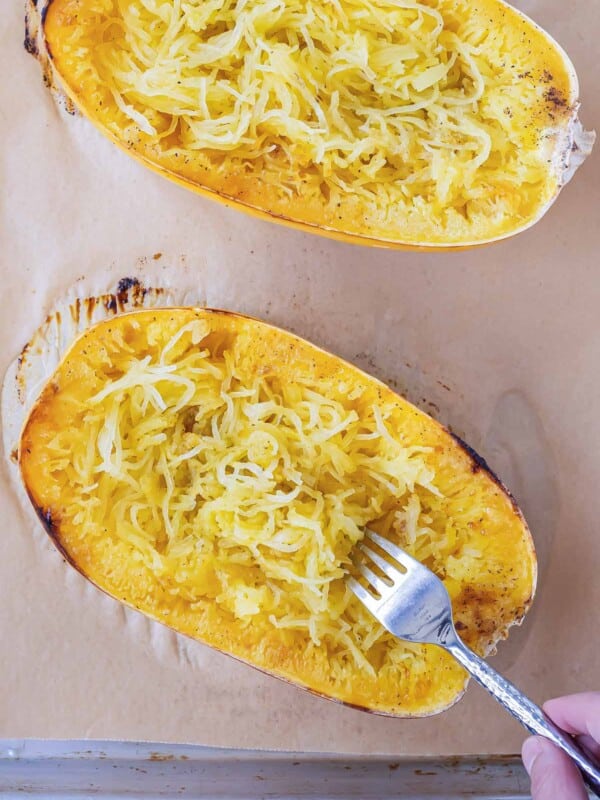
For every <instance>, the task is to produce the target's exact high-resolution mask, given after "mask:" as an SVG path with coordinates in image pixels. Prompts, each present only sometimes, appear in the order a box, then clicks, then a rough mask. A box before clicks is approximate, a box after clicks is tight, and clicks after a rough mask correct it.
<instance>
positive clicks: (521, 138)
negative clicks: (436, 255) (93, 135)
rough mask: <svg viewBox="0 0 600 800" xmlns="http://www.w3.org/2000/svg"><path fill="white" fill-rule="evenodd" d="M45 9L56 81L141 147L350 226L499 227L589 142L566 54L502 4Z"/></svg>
mask: <svg viewBox="0 0 600 800" xmlns="http://www.w3.org/2000/svg"><path fill="white" fill-rule="evenodd" d="M43 19H44V22H43V30H42V36H41V38H42V43H41V46H42V48H43V49H44V50H45V51H46V52H47V54H48V57H49V61H50V64H51V65H52V69H53V71H54V74H55V76H56V78H57V81H58V84H59V85H60V86H61V87H62V88H63V89H64V90H65V91H66V92H67V93H68V95H69V96H70V97H71V99H72V100H73V101H74V102H75V104H76V105H77V106H78V107H79V108H80V109H81V110H82V111H83V113H84V114H86V115H87V116H88V117H89V118H90V119H91V120H92V122H93V123H94V124H95V125H96V126H98V127H99V128H100V129H101V130H102V131H103V132H104V133H105V134H107V135H108V136H110V137H111V138H112V139H113V140H114V141H115V142H117V143H118V144H119V145H121V146H122V147H124V148H125V149H126V150H127V151H128V152H129V153H131V154H132V155H134V156H136V157H138V158H139V159H141V160H142V161H143V162H144V163H145V164H146V165H148V166H150V167H152V168H153V169H155V170H157V171H159V172H161V173H162V174H164V175H166V176H167V177H170V178H172V179H173V180H176V181H177V182H179V183H182V184H183V185H185V186H187V187H189V188H191V189H194V190H197V191H199V192H208V193H209V194H211V196H213V197H217V198H220V199H221V200H223V201H225V202H227V203H231V204H233V205H236V206H239V207H242V208H244V209H245V210H247V211H250V212H253V213H255V214H259V215H261V216H267V217H268V218H270V219H274V220H278V221H283V222H287V223H289V224H292V225H294V226H297V227H303V228H305V229H309V230H313V231H317V232H320V233H324V234H326V235H331V236H334V237H337V238H346V239H349V240H351V241H358V242H363V243H370V244H379V245H384V246H394V245H396V246H401V245H408V246H411V245H412V246H431V247H445V246H446V247H447V246H465V245H469V244H478V243H483V242H489V241H492V240H495V239H500V238H503V237H505V236H508V235H511V234H513V233H516V232H517V231H520V230H522V229H524V228H526V227H528V226H529V225H531V224H532V223H533V222H535V221H536V220H537V219H538V218H539V217H540V216H541V215H542V214H543V213H544V211H545V210H546V209H547V208H548V206H549V205H550V203H551V202H552V200H553V199H554V198H555V197H556V195H557V193H558V191H559V189H560V187H561V186H562V184H563V183H564V182H565V181H566V179H567V175H568V174H569V171H570V170H572V168H573V167H574V163H571V157H572V155H573V152H574V151H577V152H576V157H575V161H578V160H581V157H582V155H583V154H584V152H585V151H586V150H587V149H589V147H590V145H591V140H590V139H589V138H587V139H586V138H585V136H580V135H579V134H580V126H579V124H578V122H577V115H576V112H577V97H578V86H577V79H576V75H575V72H574V69H573V66H572V64H571V63H570V61H569V59H568V58H567V56H566V55H565V53H564V52H563V51H562V50H561V48H560V47H559V46H558V45H557V44H556V43H555V42H554V41H553V40H552V39H551V38H550V37H549V36H548V35H547V34H546V33H544V32H543V31H542V30H541V29H540V28H538V27H537V26H536V25H535V24H534V23H533V22H532V21H531V20H529V19H527V18H526V17H525V16H523V15H522V14H520V13H519V12H518V11H516V10H515V9H513V8H511V7H510V6H508V5H506V4H505V3H504V2H501V0H285V2H284V0H47V6H46V9H45V16H44V17H43ZM576 140H577V141H576Z"/></svg>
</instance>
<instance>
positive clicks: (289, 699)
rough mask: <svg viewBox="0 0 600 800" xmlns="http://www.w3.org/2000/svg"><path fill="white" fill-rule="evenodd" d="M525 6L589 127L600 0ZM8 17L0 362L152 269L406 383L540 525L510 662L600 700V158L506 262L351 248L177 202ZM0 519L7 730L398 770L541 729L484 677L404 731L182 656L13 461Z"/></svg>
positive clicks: (598, 115) (12, 15) (496, 255)
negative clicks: (45, 65) (64, 541)
mask: <svg viewBox="0 0 600 800" xmlns="http://www.w3.org/2000/svg"><path fill="white" fill-rule="evenodd" d="M518 5H519V7H520V8H522V9H523V10H524V11H526V12H528V13H530V14H532V15H533V16H534V17H535V18H536V19H537V20H538V21H539V22H540V23H541V24H542V25H543V26H544V27H546V28H547V29H548V30H549V31H550V32H551V33H552V34H554V35H555V36H556V37H557V38H558V40H559V41H560V42H561V43H562V44H563V46H564V47H565V48H566V49H567V51H568V52H569V53H570V54H571V56H572V58H573V60H574V62H575V65H576V67H577V69H578V72H579V75H580V79H581V84H582V93H581V97H582V114H581V116H582V120H583V122H584V124H585V125H586V127H588V128H591V127H596V128H600V95H599V94H598V91H597V85H596V84H597V57H596V56H597V42H598V37H599V36H600V4H599V3H597V2H590V1H589V0H574V2H571V3H569V4H568V6H567V5H565V4H564V3H563V2H562V0H522V1H521V2H520V3H518ZM2 6H3V8H2V14H1V15H0V115H1V117H2V124H1V125H0V187H1V195H0V236H1V248H0V276H1V279H2V284H1V285H2V303H1V313H0V371H2V372H3V371H4V369H5V368H6V367H7V366H8V364H9V362H11V361H12V359H13V358H14V357H15V356H16V355H17V354H18V352H19V350H20V348H21V347H22V346H23V344H24V343H25V342H26V341H27V340H28V338H29V337H30V336H31V334H32V333H33V331H34V329H35V328H37V326H38V325H39V324H40V323H41V322H42V321H43V320H44V318H45V316H46V314H47V313H48V312H49V311H50V310H51V308H52V306H53V304H54V303H55V302H56V300H57V299H58V298H59V297H60V296H62V295H63V294H64V292H65V291H66V290H67V288H68V287H70V286H72V285H73V284H75V283H76V282H77V281H80V282H81V285H82V286H83V287H85V291H84V292H83V293H89V292H90V291H91V292H93V291H97V290H105V289H107V288H110V287H114V285H115V283H116V281H117V280H118V279H120V278H122V277H124V276H131V275H137V276H140V277H141V278H143V279H144V280H145V281H146V282H147V283H149V284H156V283H157V282H159V283H163V284H167V285H179V284H185V285H186V286H191V287H193V288H194V291H196V292H197V293H198V295H199V296H201V297H203V298H204V299H205V301H206V302H207V303H208V304H209V305H217V306H225V307H230V308H233V309H237V310H240V311H243V312H248V313H252V314H255V315H257V316H262V317H264V318H266V319H269V320H271V321H273V322H275V323H277V324H280V325H282V326H284V327H287V328H289V329H291V330H293V331H295V332H297V333H299V334H301V335H303V336H306V337H308V338H310V339H312V340H313V341H314V342H316V343H317V344H320V345H323V346H325V347H327V348H328V349H330V350H332V351H334V352H337V353H339V354H340V355H342V356H344V357H347V358H349V359H351V360H352V361H354V362H356V363H357V364H358V365H359V366H361V367H363V368H365V369H368V370H369V371H371V372H372V373H374V374H375V375H377V376H378V377H381V378H384V379H386V380H388V381H392V382H395V384H396V385H397V386H398V387H399V388H401V389H403V390H404V391H405V392H406V393H407V395H408V396H409V398H410V399H412V400H413V401H415V402H417V403H418V404H419V405H421V406H422V407H424V408H425V409H426V410H428V411H430V412H431V413H434V414H435V415H437V416H438V417H439V418H440V419H442V420H443V421H444V422H446V423H448V424H450V425H451V426H452V427H453V428H454V429H455V431H456V432H457V433H459V434H461V435H464V436H465V437H466V438H467V440H468V441H469V442H470V443H471V444H472V445H473V446H474V447H475V448H476V449H478V450H479V451H480V452H481V453H482V455H484V456H485V457H487V458H488V460H489V461H490V464H491V466H492V467H493V468H495V469H496V470H497V471H498V472H499V473H500V475H501V476H502V477H503V479H504V480H505V481H506V482H507V483H508V485H509V486H510V487H511V489H512V490H513V492H514V494H515V495H516V496H517V499H518V500H519V501H520V503H521V505H522V507H523V509H524V511H525V513H526V515H527V517H528V520H529V522H530V525H531V527H532V529H533V533H534V536H535V538H536V543H537V547H538V554H539V561H540V582H539V591H538V595H537V599H536V601H535V604H534V608H533V610H532V612H531V613H530V614H529V616H528V617H527V620H526V622H525V625H524V626H523V628H521V629H520V630H517V631H516V632H514V633H513V635H512V636H511V637H510V640H509V641H508V642H507V643H505V644H503V645H501V646H500V649H499V654H498V656H496V657H495V658H494V659H493V663H494V664H495V665H496V666H497V667H498V668H499V669H501V670H504V671H506V674H507V675H508V676H509V677H510V678H511V679H513V680H514V681H515V682H517V683H518V684H519V685H520V686H521V687H522V688H523V689H524V690H525V691H527V692H529V693H530V694H531V696H532V697H533V698H534V699H536V700H539V701H541V700H543V699H544V698H547V697H549V696H551V695H555V694H557V693H563V692H570V691H576V690H578V689H584V688H592V687H594V686H596V688H598V686H599V684H600V647H599V642H598V609H599V608H600V581H598V563H600V530H599V527H598V520H599V519H600V491H598V482H599V478H600V415H599V414H598V401H599V394H600V371H599V369H598V366H599V363H600V325H599V322H598V316H599V315H598V308H599V307H600V279H599V275H598V271H599V270H598V268H599V266H600V265H599V261H600V258H599V254H598V251H599V249H600V224H599V223H600V220H599V218H598V208H600V157H599V153H598V152H596V153H595V154H593V155H592V157H591V158H590V159H589V160H588V161H587V162H586V163H585V164H584V165H583V167H582V168H581V169H580V171H579V172H578V174H577V175H576V176H575V178H574V180H573V182H572V183H571V184H570V185H569V186H567V188H566V189H565V190H564V192H563V193H562V195H561V197H560V198H559V200H558V201H557V203H556V204H555V206H554V207H553V208H552V209H551V210H550V212H549V214H548V215H547V216H546V218H545V219H544V220H542V222H541V223H539V224H538V225H536V226H535V227H534V228H533V229H532V230H531V231H530V232H527V233H525V234H522V235H520V236H518V237H517V238H515V239H512V240H510V241H507V242H504V243H500V244H497V245H494V246H492V247H489V248H486V249H480V250H471V251H468V252H465V253H456V254H445V255H425V254H415V253H395V252H386V251H377V250H370V249H364V248H358V247H354V246H351V245H344V244H340V243H335V242H330V241H326V240H323V239H320V238H316V237H312V236H309V235H307V234H302V233H298V232H295V231H292V230H287V229H284V228H281V227H278V226H276V225H273V224H269V223H265V222H258V221H256V220H252V219H250V218H249V217H246V216H244V215H242V214H240V213H239V212H235V211H232V210H229V209H226V208H223V207H221V206H218V205H217V204H215V203H212V202H210V201H208V200H205V199H202V198H199V197H196V196H194V195H193V194H191V193H189V192H186V191H185V190H183V189H180V188H177V187H175V186H174V185H171V184H170V183H168V182H167V181H165V180H164V179H162V178H160V177H158V176H155V175H153V174H151V173H150V172H149V171H147V170H145V169H144V168H143V167H141V166H140V165H138V164H136V163H134V162H133V161H132V160H130V159H129V158H128V157H127V156H126V155H124V154H122V153H120V152H117V150H115V149H114V148H113V147H112V146H111V144H110V143H109V142H108V141H106V140H104V139H103V138H102V137H101V136H100V134H97V133H96V132H95V131H94V130H93V129H92V128H91V126H90V124H89V123H87V122H86V121H84V120H83V119H81V118H78V117H70V116H68V115H67V114H65V113H64V112H61V111H59V109H58V108H57V106H56V104H55V102H54V100H53V99H52V97H51V95H50V93H49V92H48V91H47V89H46V88H45V87H44V85H43V83H42V78H41V74H40V70H39V68H38V65H37V63H36V62H35V61H34V59H33V58H31V57H30V56H29V55H27V54H26V53H25V51H24V50H23V47H22V41H23V11H22V6H21V2H20V0H4V2H3V4H2ZM88 289H89V291H88ZM82 291H83V290H82ZM0 509H1V512H0V513H1V517H0V518H1V520H2V527H1V533H0V537H1V538H0V541H1V545H0V547H1V550H0V553H1V556H0V658H1V662H2V688H1V689H0V737H11V738H19V737H56V738H61V737H73V738H82V737H93V738H111V739H145V740H162V741H166V742H168V741H179V742H195V743H201V744H207V745H230V746H236V747H246V746H247V747H258V748H283V749H305V750H313V751H329V752H331V751H347V752H361V753H375V752H380V753H389V754H391V755H395V754H425V753H437V754H448V753H451V754H460V753H497V752H506V751H514V750H516V749H517V747H518V746H519V743H520V741H521V739H522V736H523V733H522V731H521V729H520V728H519V727H518V725H517V724H516V723H514V722H513V721H512V720H510V719H509V718H508V717H507V716H506V715H505V714H504V712H502V711H501V710H500V709H499V708H497V707H496V705H495V704H494V702H493V701H492V700H491V699H489V698H488V697H487V696H485V694H484V692H483V691H481V690H479V689H478V688H477V687H475V686H471V687H470V688H469V690H468V692H467V695H466V697H465V698H464V699H463V700H462V701H461V702H460V703H459V704H458V705H456V706H455V707H454V708H453V709H451V710H450V711H448V712H446V713H444V714H442V715H440V716H437V717H433V718H430V719H425V720H391V719H385V718H381V717H375V716H372V715H367V714H364V713H361V712H359V711H354V710H351V709H347V708H343V707H340V706H338V705H336V704H334V703H330V702H327V701H323V700H320V699H318V698H316V697H312V696H310V695H308V694H306V693H303V692H301V691H300V690H297V689H294V688H293V687H289V686H286V685H284V684H283V683H280V682H279V681H277V680H275V679H272V678H268V677H266V676H263V675H261V674H259V673H258V672H255V671H254V670H252V669H250V668H248V667H245V666H243V665H240V664H237V663H235V662H234V661H232V660H230V659H228V658H227V657H226V656H222V655H219V654H216V653H213V652H212V651H210V650H209V649H207V648H204V647H202V646H200V645H196V644H193V643H192V644H190V643H188V644H186V645H185V646H183V645H182V644H181V641H180V640H179V639H178V638H177V637H174V636H171V635H165V633H164V631H161V630H160V628H159V627H158V626H156V625H153V624H150V623H147V622H146V621H145V620H143V619H142V618H141V617H139V616H138V615H125V614H124V613H123V612H122V610H121V608H120V606H119V605H118V604H116V603H114V602H113V601H111V600H109V599H108V598H105V597H103V596H101V595H100V594H99V593H98V592H97V591H96V590H94V589H92V588H90V587H88V586H86V585H85V583H84V582H83V581H82V579H80V578H79V577H78V576H77V575H75V574H74V573H73V572H72V571H70V570H68V569H67V568H66V566H65V565H64V564H63V562H62V560H61V558H60V556H59V554H58V553H57V552H56V551H55V550H54V548H53V547H52V545H51V543H50V542H49V540H47V539H45V538H44V537H43V536H42V535H41V534H40V531H39V529H36V528H35V526H34V524H33V522H32V521H31V520H30V519H29V518H28V517H27V516H25V515H23V514H22V512H21V510H20V506H19V503H18V501H17V499H16V497H15V494H14V492H13V490H12V489H11V488H10V485H9V475H8V470H7V469H6V467H5V466H4V465H3V467H2V473H1V477H0Z"/></svg>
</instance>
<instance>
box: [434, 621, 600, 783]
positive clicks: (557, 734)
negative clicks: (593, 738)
mask: <svg viewBox="0 0 600 800" xmlns="http://www.w3.org/2000/svg"><path fill="white" fill-rule="evenodd" d="M445 647H446V649H447V650H448V651H449V652H450V653H451V654H452V655H453V656H454V658H455V659H456V660H457V661H458V662H460V664H462V666H463V667H464V668H465V669H466V670H467V671H468V672H470V673H471V675H472V676H473V677H474V678H475V680H476V681H477V682H478V683H480V684H481V685H482V686H483V687H484V689H487V690H488V692H489V693H490V694H491V695H492V696H493V697H494V698H495V699H496V700H497V701H498V702H499V703H500V705H502V706H504V708H505V709H506V710H507V711H508V712H509V713H510V714H512V715H513V717H515V718H516V719H518V720H519V722H521V723H522V724H523V725H524V726H525V727H526V728H527V730H528V731H529V732H530V733H533V734H536V735H537V736H544V737H545V738H546V739H549V740H550V741H551V742H553V744H555V745H556V746H557V747H560V749H561V750H563V751H564V752H565V753H566V754H567V755H568V756H569V757H570V758H571V759H572V760H573V761H574V762H575V763H576V764H577V766H578V767H579V770H580V772H581V774H582V777H583V779H584V781H585V783H586V784H587V786H588V787H589V788H590V789H591V790H592V792H593V793H594V794H595V795H596V797H600V768H599V767H598V766H597V765H595V764H594V763H593V762H592V760H591V758H590V757H588V755H587V754H586V753H585V752H584V751H583V750H582V748H581V747H580V746H579V745H578V743H577V742H576V740H575V739H574V738H573V737H572V736H571V735H570V734H568V733H565V731H563V730H561V729H560V728H559V727H558V726H557V725H555V724H554V723H553V722H552V720H551V719H550V717H548V716H547V715H546V714H545V713H544V712H543V711H542V709H541V708H539V707H538V706H536V704H535V703H534V702H532V701H531V700H530V699H529V698H528V697H526V696H525V695H524V694H523V693H522V692H520V691H519V690H518V689H517V687H516V686H514V685H513V684H512V683H511V682H510V681H508V680H506V678H503V677H502V675H499V674H498V673H497V672H496V670H495V669H493V668H492V667H490V665H489V664H488V663H487V662H486V661H484V660H483V659H482V658H479V656H478V655H476V654H475V653H474V652H473V651H472V650H470V649H469V648H468V647H467V646H466V645H465V644H463V642H461V641H460V640H459V639H458V637H457V639H456V641H455V642H448V643H447V644H446V645H445Z"/></svg>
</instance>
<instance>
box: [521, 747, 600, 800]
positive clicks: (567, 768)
mask: <svg viewBox="0 0 600 800" xmlns="http://www.w3.org/2000/svg"><path fill="white" fill-rule="evenodd" d="M521 754H522V757H523V764H524V766H525V769H526V770H527V772H528V774H529V776H530V778H531V794H532V797H533V800H557V798H561V800H586V798H587V793H586V791H585V788H584V785H583V781H582V779H581V775H580V773H579V770H578V769H577V767H576V766H575V764H574V763H573V762H572V761H571V759H570V758H568V757H567V756H566V755H565V753H563V752H562V751H561V750H559V749H558V748H557V747H555V746H554V745H553V744H552V743H551V742H549V741H548V740H547V739H544V738H543V737H541V736H533V737H531V738H529V739H526V740H525V742H523V747H522V750H521Z"/></svg>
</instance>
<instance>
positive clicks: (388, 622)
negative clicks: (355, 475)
mask: <svg viewBox="0 0 600 800" xmlns="http://www.w3.org/2000/svg"><path fill="white" fill-rule="evenodd" d="M373 544H374V545H376V546H377V547H378V548H380V549H381V550H382V551H383V552H385V553H386V554H387V555H389V556H390V557H391V558H392V559H394V561H395V562H397V565H396V564H392V563H390V562H389V561H388V560H387V559H386V558H384V557H383V556H382V555H380V554H379V553H378V552H376V551H375V550H373V548H372V545H373ZM358 547H359V549H360V550H361V551H362V554H363V556H365V557H366V558H367V559H368V560H369V561H370V562H371V564H372V565H373V564H374V565H376V566H377V567H378V568H379V570H380V571H381V574H382V575H384V576H385V578H382V577H380V575H378V574H376V573H375V572H374V570H373V569H372V568H371V566H369V563H367V562H366V561H360V562H358V563H357V564H356V567H357V569H358V571H359V572H360V573H361V575H363V577H364V578H366V580H367V582H368V584H369V588H365V587H364V586H363V585H362V584H361V583H359V582H358V581H357V580H356V579H355V578H353V577H348V579H347V582H348V586H349V587H350V589H351V590H352V591H353V592H354V594H355V595H356V596H357V597H358V598H359V600H361V601H362V602H363V603H364V605H365V606H366V607H367V608H368V610H369V611H370V612H371V614H372V615H373V616H374V617H375V619H377V620H378V621H379V622H380V623H381V624H382V625H383V626H384V628H386V629H387V630H388V631H389V632H390V633H393V634H394V636H398V637H399V638H401V639H406V640H407V641H409V642H419V643H427V644H436V645H439V646H440V647H443V648H445V649H446V650H447V651H448V652H449V653H451V654H452V655H453V656H454V658H455V659H456V660H457V661H458V662H459V663H460V664H462V666H463V667H464V668H465V669H466V670H467V671H468V672H470V673H471V675H472V676H473V677H474V678H475V680H476V681H477V682H478V683H480V684H481V685H482V686H483V687H484V688H485V689H487V690H488V692H489V693H490V694H491V695H492V696H493V697H495V699H496V700H497V701H498V702H499V703H500V704H501V705H502V706H504V708H505V709H506V710H507V711H508V712H509V713H510V714H512V715H513V717H516V719H518V720H519V722H521V723H522V724H523V725H524V726H525V727H526V728H527V730H528V731H529V732H530V733H533V734H537V735H539V736H545V737H546V738H547V739H549V740H550V741H551V742H553V743H554V744H555V745H557V746H558V747H560V748H561V750H564V752H565V753H567V755H568V756H570V758H572V759H573V761H574V762H575V763H576V764H577V766H578V767H579V770H580V771H581V774H582V776H583V779H584V781H585V782H586V784H587V785H588V786H589V788H590V789H591V790H592V791H593V792H594V793H595V795H596V796H597V797H600V769H599V768H598V766H596V765H594V763H593V762H592V761H591V760H590V758H588V756H587V754H586V753H585V752H584V751H583V750H582V749H581V748H580V747H579V745H578V743H577V742H576V740H575V739H574V738H573V737H572V736H570V735H569V734H567V733H565V731H563V730H561V729H560V728H559V727H557V726H556V725H555V724H554V723H553V722H552V720H551V719H550V718H549V717H548V716H547V715H546V714H545V713H544V712H543V711H542V709H541V708H538V706H536V705H535V703H533V702H532V701H531V700H529V699H528V698H527V697H525V695H524V694H522V693H521V692H520V691H519V690H518V689H517V688H516V686H513V684H512V683H510V681H508V680H506V678H503V677H502V676H501V675H499V674H498V673H497V672H496V670H494V669H492V667H490V666H489V664H487V663H486V662H485V661H484V660H483V659H481V658H479V656H477V655H476V654H475V653H474V652H473V651H472V650H470V649H469V648H468V647H467V646H466V645H465V644H464V643H463V642H462V641H461V639H460V638H459V636H458V634H457V633H456V629H455V627H454V621H453V619H452V605H451V603H450V597H449V596H448V592H447V591H446V587H445V586H444V584H443V583H442V581H441V580H440V579H439V578H438V577H437V575H434V574H433V572H431V571H430V570H429V569H427V567H425V566H423V564H421V563H420V562H419V561H417V560H416V559H415V558H413V557H412V556H410V555H409V554H408V553H406V552H405V551H404V550H402V549H401V548H400V547H398V546H397V545H395V544H393V542H390V541H389V540H388V539H384V538H383V537H382V536H379V535H378V534H376V533H374V532H373V531H371V530H368V529H367V532H366V535H365V538H364V539H363V541H362V542H361V543H360V544H359V545H358Z"/></svg>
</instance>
